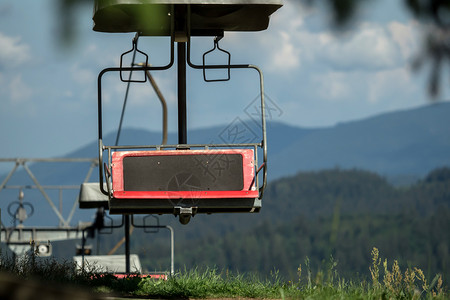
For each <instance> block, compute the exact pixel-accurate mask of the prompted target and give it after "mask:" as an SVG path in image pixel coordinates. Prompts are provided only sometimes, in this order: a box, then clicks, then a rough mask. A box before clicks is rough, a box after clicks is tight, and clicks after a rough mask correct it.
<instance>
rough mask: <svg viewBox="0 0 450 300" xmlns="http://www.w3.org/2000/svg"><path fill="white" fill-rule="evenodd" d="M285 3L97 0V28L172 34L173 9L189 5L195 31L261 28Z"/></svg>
mask: <svg viewBox="0 0 450 300" xmlns="http://www.w3.org/2000/svg"><path fill="white" fill-rule="evenodd" d="M282 5H283V3H282V0H215V1H213V0H96V1H95V4H94V16H93V20H94V30H95V31H100V32H140V33H141V35H147V36H169V35H170V34H171V14H172V11H175V12H177V11H178V10H177V9H178V8H180V7H183V8H187V7H188V6H189V8H190V12H191V15H190V26H191V34H192V35H211V36H212V35H216V33H217V32H220V31H222V32H223V31H260V30H265V29H267V27H268V26H269V17H270V15H271V14H272V13H274V12H275V11H276V10H277V9H279V8H280V7H281V6H282ZM182 11H184V12H186V11H187V10H186V9H185V10H182ZM186 18H187V16H186V13H184V14H183V15H177V13H175V22H183V21H184V20H186Z"/></svg>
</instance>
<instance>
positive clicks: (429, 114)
mask: <svg viewBox="0 0 450 300" xmlns="http://www.w3.org/2000/svg"><path fill="white" fill-rule="evenodd" d="M449 116H450V103H448V102H444V103H438V104H433V105H427V106H423V107H419V108H415V109H410V110H404V111H397V112H392V113H387V114H382V115H379V116H375V117H371V118H368V119H363V120H359V121H352V122H346V123H341V124H338V125H336V126H333V127H327V128H299V127H295V126H289V125H286V124H282V123H276V122H270V123H268V130H267V131H268V152H269V165H268V170H269V182H272V181H274V180H276V179H279V178H282V177H286V176H290V175H294V174H296V173H297V172H299V171H304V172H305V171H317V170H323V169H334V168H336V167H338V168H340V169H344V170H345V169H361V170H367V171H370V172H375V173H377V174H380V175H381V176H383V177H386V178H388V179H391V178H394V177H399V176H410V177H412V178H416V179H417V178H421V177H423V176H425V175H426V174H427V173H428V172H430V171H431V170H433V169H435V168H438V167H442V166H450V117H449ZM238 122H240V125H241V126H243V128H246V130H245V132H244V136H243V137H244V138H247V139H248V140H250V141H259V140H260V139H261V136H260V129H259V128H258V126H259V125H258V124H256V123H254V122H252V121H248V122H244V121H241V120H238ZM232 125H233V124H229V125H224V126H216V127H212V128H205V129H196V130H192V131H189V134H188V142H190V143H226V142H229V140H227V139H228V138H230V136H229V135H227V133H229V131H231V130H230V129H231V126H232ZM115 136H116V133H110V134H108V135H106V136H105V138H104V141H105V143H107V144H110V145H112V144H113V143H114V140H115ZM160 141H161V134H160V133H159V132H151V131H146V130H142V129H132V128H131V129H130V128H129V129H124V130H123V132H122V134H121V140H120V144H122V145H126V144H158V143H160ZM168 143H169V144H176V143H177V135H176V134H174V133H171V134H169V137H168ZM97 148H98V145H97V141H92V142H91V143H89V144H87V145H86V146H84V147H82V148H80V149H76V150H74V152H72V153H70V154H69V155H67V156H68V157H96V156H97V155H98V154H97V153H98V149H97ZM87 168H88V165H71V164H62V165H55V164H36V165H33V166H31V169H32V171H33V173H34V174H35V175H36V177H37V178H38V180H39V181H40V183H41V184H49V185H57V184H72V185H78V184H80V183H81V182H82V180H83V179H84V178H85V176H86V172H87ZM97 173H98V171H97V170H95V171H94V173H93V174H92V177H91V181H97V178H98V174H97ZM5 177H6V174H4V175H3V176H0V182H2V181H3V179H4V178H5ZM8 184H32V182H31V180H30V179H29V178H28V175H27V174H26V173H25V171H23V170H22V171H18V172H16V174H15V175H14V177H13V178H12V179H11V181H10V182H9V183H8ZM269 192H270V191H269ZM26 195H36V196H33V197H36V198H37V197H41V196H40V195H38V193H35V194H32V193H31V192H28V191H27V192H26ZM74 195H75V196H76V192H75V193H74ZM75 196H73V197H75ZM28 197H30V196H28ZM53 198H55V199H57V198H58V195H56V196H54V197H53ZM53 198H52V199H53ZM0 199H1V200H3V199H7V200H8V201H6V202H8V203H9V201H12V200H14V199H17V193H16V192H14V194H12V192H11V191H2V193H0ZM27 199H29V198H27ZM55 201H56V200H55ZM1 202H2V203H1V204H0V208H2V209H3V211H6V208H7V207H6V206H7V203H5V202H3V201H1ZM41 202H42V203H43V205H47V204H46V203H45V200H44V201H39V203H41ZM69 202H70V204H67V205H66V204H64V207H68V208H67V209H69V208H70V207H71V205H72V204H71V203H73V201H69ZM36 203H37V204H36V208H38V207H37V205H40V204H38V202H36ZM55 205H57V204H55ZM45 207H47V206H45ZM263 210H264V209H263ZM37 211H40V210H39V209H37ZM92 214H93V212H90V211H89V212H77V214H76V216H75V217H74V220H77V218H78V219H79V218H82V219H85V218H86V216H87V215H89V217H90V215H92ZM37 217H38V216H36V215H35V216H34V217H33V220H36V218H37ZM41 218H42V217H41ZM44 219H45V220H46V221H49V220H50V219H49V218H47V217H45V218H44ZM53 222H54V221H52V223H53Z"/></svg>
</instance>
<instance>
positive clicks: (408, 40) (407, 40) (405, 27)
mask: <svg viewBox="0 0 450 300" xmlns="http://www.w3.org/2000/svg"><path fill="white" fill-rule="evenodd" d="M388 30H389V32H390V34H391V36H392V39H393V40H394V41H395V42H396V43H397V45H398V46H399V47H400V50H401V52H402V55H403V57H404V58H405V59H406V60H408V59H410V58H411V56H412V55H414V54H416V52H417V51H418V47H419V43H420V41H421V39H420V38H419V34H420V29H419V24H418V23H417V22H416V21H411V22H409V23H407V24H402V23H399V22H391V23H389V24H388Z"/></svg>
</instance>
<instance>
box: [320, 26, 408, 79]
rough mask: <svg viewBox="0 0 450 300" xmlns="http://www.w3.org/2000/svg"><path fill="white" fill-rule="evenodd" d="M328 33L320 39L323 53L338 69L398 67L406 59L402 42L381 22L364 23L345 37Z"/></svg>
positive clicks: (325, 58)
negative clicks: (402, 56)
mask: <svg viewBox="0 0 450 300" xmlns="http://www.w3.org/2000/svg"><path fill="white" fill-rule="evenodd" d="M322 35H323V34H322ZM327 35H329V36H327V38H323V37H322V39H321V40H320V41H321V44H320V46H321V48H322V49H321V55H322V56H323V59H324V60H325V61H326V62H328V63H329V64H330V65H331V66H332V67H334V68H336V69H344V70H366V71H370V70H379V69H389V68H395V67H397V66H398V65H399V64H401V63H403V60H402V58H401V54H400V49H399V47H398V45H397V44H396V43H395V41H394V39H393V38H392V36H391V35H390V34H389V32H388V31H387V30H386V29H385V28H384V27H383V26H380V25H378V24H373V23H364V24H361V26H360V27H359V28H358V29H357V30H356V31H354V32H351V33H347V36H346V37H343V38H340V37H339V36H338V37H335V36H331V34H327Z"/></svg>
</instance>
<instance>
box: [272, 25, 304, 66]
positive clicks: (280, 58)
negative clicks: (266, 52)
mask: <svg viewBox="0 0 450 300" xmlns="http://www.w3.org/2000/svg"><path fill="white" fill-rule="evenodd" d="M279 39H280V41H279V43H277V44H279V45H278V47H277V50H278V51H276V52H274V53H273V54H272V64H271V65H270V67H269V69H271V70H276V71H278V72H280V71H281V72H284V71H289V70H292V69H296V68H298V67H300V49H299V48H296V47H295V46H294V44H293V43H292V41H291V36H290V35H289V34H288V33H287V32H284V31H280V32H279Z"/></svg>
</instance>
